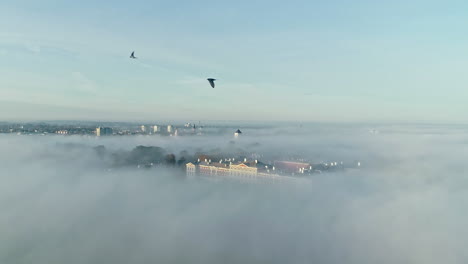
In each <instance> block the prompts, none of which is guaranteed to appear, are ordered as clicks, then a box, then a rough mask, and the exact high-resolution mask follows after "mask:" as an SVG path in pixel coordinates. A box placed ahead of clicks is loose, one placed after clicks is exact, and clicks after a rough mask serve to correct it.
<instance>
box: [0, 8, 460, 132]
mask: <svg viewBox="0 0 468 264" xmlns="http://www.w3.org/2000/svg"><path fill="white" fill-rule="evenodd" d="M466 10H468V3H466V2H463V1H455V0H453V1H444V2H442V1H422V0H414V1H403V0H396V1H391V2H381V1H379V2H375V1H368V0H357V1H349V2H345V1H338V0H331V1H327V2H323V1H305V0H304V1H302V0H300V1H289V2H285V1H276V0H274V1H266V0H259V1H244V0H241V1H236V2H229V3H227V2H219V1H214V0H213V1H211V0H210V1H187V2H185V3H180V2H170V1H169V2H167V1H151V2H150V1H143V0H136V1H132V2H131V3H130V2H128V1H121V0H117V1H113V2H112V3H105V2H95V1H90V0H83V1H68V0H64V1H55V0H44V1H33V0H22V1H10V0H7V1H2V3H0V72H1V75H2V77H1V78H0V121H1V120H6V121H12V120H13V121H14V120H31V121H33V120H93V121H100V120H111V121H140V122H146V121H152V120H180V121H183V120H187V121H191V120H205V121H206V120H232V121H239V120H244V121H255V120H264V121H294V122H413V121H414V122H436V123H439V122H443V123H466V122H468V117H467V116H466V114H465V113H467V112H468V105H467V104H466V103H465V99H466V98H468V89H467V88H466V83H468V77H467V75H466V74H465V72H464V70H465V69H466V68H468V50H467V48H466V47H467V46H468V38H467V37H466V34H465V32H466V28H467V26H468V11H466ZM132 51H135V56H136V57H138V59H136V60H131V59H129V55H130V53H131V52H132ZM210 77H213V78H216V79H217V82H216V88H215V89H212V88H211V87H210V86H209V84H208V82H207V80H206V79H207V78H210Z"/></svg>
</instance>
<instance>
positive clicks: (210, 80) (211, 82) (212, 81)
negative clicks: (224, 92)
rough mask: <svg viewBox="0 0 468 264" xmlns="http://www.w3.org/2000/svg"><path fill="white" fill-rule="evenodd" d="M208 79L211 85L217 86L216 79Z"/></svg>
mask: <svg viewBox="0 0 468 264" xmlns="http://www.w3.org/2000/svg"><path fill="white" fill-rule="evenodd" d="M208 81H209V82H210V85H211V87H212V88H215V83H214V81H215V79H208Z"/></svg>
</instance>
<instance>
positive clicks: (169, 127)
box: [167, 125, 174, 133]
mask: <svg viewBox="0 0 468 264" xmlns="http://www.w3.org/2000/svg"><path fill="white" fill-rule="evenodd" d="M173 130H174V127H173V126H172V125H168V126H167V133H172V131H173Z"/></svg>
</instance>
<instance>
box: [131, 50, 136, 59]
mask: <svg viewBox="0 0 468 264" xmlns="http://www.w3.org/2000/svg"><path fill="white" fill-rule="evenodd" d="M136 58H137V57H135V52H134V51H132V54H130V59H136Z"/></svg>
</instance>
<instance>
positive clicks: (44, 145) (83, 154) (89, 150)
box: [0, 125, 468, 264]
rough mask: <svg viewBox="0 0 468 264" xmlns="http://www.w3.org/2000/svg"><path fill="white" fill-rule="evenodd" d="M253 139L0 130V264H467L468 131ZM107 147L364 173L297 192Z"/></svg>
mask: <svg viewBox="0 0 468 264" xmlns="http://www.w3.org/2000/svg"><path fill="white" fill-rule="evenodd" d="M370 131H371V132H372V133H371V132H370ZM376 131H377V132H376ZM243 132H244V133H243V136H242V137H241V138H240V139H239V140H237V141H234V143H233V142H231V141H232V134H231V131H230V130H229V129H226V133H225V134H222V135H218V136H198V137H157V136H153V137H150V136H148V137H143V136H141V137H109V138H101V139H96V138H93V137H78V136H77V137H59V136H45V137H39V136H37V137H36V136H16V135H15V136H13V135H0V169H1V173H0V209H1V211H2V213H1V214H0V234H1V235H0V263H48V264H49V263H356V264H357V263H359V264H362V263H369V264H370V263H466V262H467V260H468V253H465V252H466V250H465V249H464V245H466V243H467V242H468V239H467V234H466V233H467V231H466V230H467V229H466V228H465V223H466V222H467V221H468V215H467V213H466V212H465V211H466V210H465V207H466V206H465V205H466V204H467V202H468V180H467V179H466V172H467V171H468V165H466V161H465V158H466V157H467V156H468V148H467V146H468V127H463V126H409V125H405V126H380V127H368V126H362V125H359V126H358V125H355V126H351V125H348V126H344V125H341V126H339V125H337V126H331V125H316V126H304V127H299V126H291V127H288V128H275V127H265V128H260V129H259V128H246V129H243ZM71 145H73V146H74V147H70V146H71ZM98 145H104V146H105V147H106V149H109V150H115V151H117V150H126V151H130V150H131V149H133V148H134V147H135V146H138V145H144V146H159V147H162V148H164V149H166V150H167V151H168V152H171V153H175V154H176V155H178V154H179V153H180V152H182V151H184V150H185V151H187V152H189V153H196V152H200V151H201V152H208V151H213V150H216V151H221V152H225V153H229V152H230V151H233V149H234V150H235V149H237V148H239V149H243V150H248V151H250V152H255V153H260V154H261V155H262V156H263V157H264V158H265V159H274V158H275V157H286V156H295V155H300V156H302V157H304V158H305V159H308V160H310V161H312V162H320V161H325V162H326V161H342V160H343V161H345V162H353V161H356V160H359V161H361V162H362V164H363V166H362V169H360V170H351V171H346V172H337V173H324V174H317V175H315V176H313V177H311V179H310V182H308V183H301V184H300V185H298V184H274V185H269V184H242V183H238V182H235V181H221V182H212V181H207V180H202V179H195V180H187V179H183V178H180V177H177V176H176V175H177V173H176V172H175V171H174V170H173V169H166V168H159V169H152V170H136V169H135V168H133V167H128V168H126V167H125V168H119V169H112V170H109V167H108V163H106V162H103V160H101V159H100V158H99V156H98V155H97V154H96V152H95V151H94V150H93V147H95V146H98ZM77 146H79V147H77Z"/></svg>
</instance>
